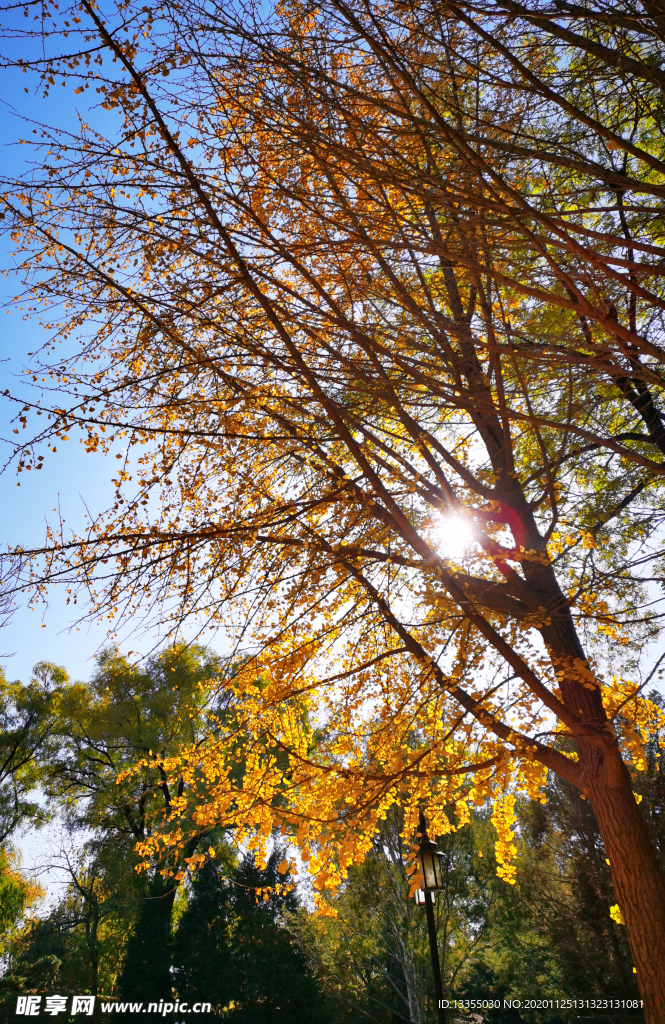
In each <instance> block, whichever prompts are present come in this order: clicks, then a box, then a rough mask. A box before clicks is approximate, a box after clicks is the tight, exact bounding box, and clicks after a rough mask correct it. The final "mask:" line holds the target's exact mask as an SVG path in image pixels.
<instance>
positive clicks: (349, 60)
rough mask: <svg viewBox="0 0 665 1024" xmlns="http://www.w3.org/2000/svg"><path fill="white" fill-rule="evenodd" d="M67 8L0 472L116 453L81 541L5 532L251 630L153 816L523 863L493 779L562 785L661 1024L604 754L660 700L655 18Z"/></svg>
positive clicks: (78, 568)
mask: <svg viewBox="0 0 665 1024" xmlns="http://www.w3.org/2000/svg"><path fill="white" fill-rule="evenodd" d="M47 6H48V5H47ZM72 10H73V13H72V11H63V10H56V9H55V8H54V9H53V10H51V9H50V8H49V11H50V17H51V18H52V24H53V29H52V30H51V29H49V39H48V44H49V50H48V51H47V53H46V56H44V55H43V53H42V52H41V51H40V52H39V55H36V56H35V59H34V60H31V59H30V57H29V56H28V57H27V58H26V57H22V58H21V59H20V60H19V61H14V64H17V63H18V64H19V65H21V66H23V68H24V69H25V70H26V72H30V71H32V72H33V73H36V74H37V75H38V76H41V79H40V80H41V83H42V86H43V88H44V90H45V91H48V89H49V88H50V87H52V86H53V85H54V84H55V82H56V79H57V80H58V81H62V82H63V83H64V84H65V85H67V84H68V83H70V82H71V84H76V87H77V90H76V91H77V92H79V93H81V92H83V93H85V91H86V90H89V89H90V88H91V87H94V88H95V89H96V90H97V94H96V95H98V96H99V103H100V105H101V108H102V109H103V110H104V111H105V112H106V114H105V115H104V117H102V116H101V113H100V116H99V117H97V118H96V119H95V117H94V116H91V118H89V119H88V120H84V119H82V120H81V122H80V131H79V132H78V134H77V133H65V132H58V131H56V130H55V129H50V128H41V129H36V132H37V135H38V137H37V139H36V147H37V152H38V153H39V162H38V164H37V165H36V166H35V168H34V171H33V172H32V173H31V174H30V176H29V178H28V180H26V179H22V180H21V181H20V182H6V183H5V185H4V196H3V203H4V217H5V222H6V223H8V224H9V225H10V230H11V232H12V237H13V238H14V240H15V242H16V250H17V253H18V254H19V258H20V261H21V267H22V270H23V272H24V276H25V279H26V287H27V301H28V302H29V303H30V302H32V303H33V305H32V307H31V308H33V309H35V310H37V309H39V310H41V311H42V315H43V316H44V318H45V319H46V320H47V321H48V323H49V325H50V328H51V335H50V341H49V342H48V343H47V345H46V349H45V351H44V352H43V353H42V355H41V356H40V357H39V360H38V362H36V363H35V370H34V377H35V380H36V381H39V380H40V379H41V378H44V379H47V380H48V379H50V386H51V387H54V388H55V390H56V392H57V394H56V396H55V397H54V396H53V395H52V393H51V392H50V391H47V392H46V393H45V395H44V398H43V399H42V400H38V399H37V397H36V398H35V401H34V403H30V402H29V403H27V405H22V406H21V411H20V412H19V413H18V420H19V422H20V423H22V424H23V425H25V424H26V422H27V419H26V417H27V415H28V414H29V412H30V409H31V408H32V407H34V408H35V411H37V412H38V413H42V414H44V413H46V414H47V417H48V422H47V425H46V426H45V427H44V428H43V429H41V431H40V430H36V433H34V434H33V435H32V436H31V438H30V437H29V439H28V440H26V441H25V442H24V443H23V442H17V460H18V469H19V471H21V472H23V471H27V470H28V469H30V470H32V469H33V468H34V469H36V468H38V467H39V465H41V463H42V461H43V458H44V456H43V455H41V454H39V449H40V447H41V448H42V450H43V449H44V448H45V447H46V446H50V447H51V448H54V449H55V448H56V447H57V446H56V439H58V438H62V439H65V438H66V437H67V436H68V435H69V433H70V432H71V431H73V430H75V429H80V430H82V431H83V435H82V439H83V441H84V443H85V445H86V449H87V450H90V451H92V450H98V449H100V450H105V451H110V448H111V446H112V445H113V444H114V442H116V441H119V440H122V442H123V445H124V446H125V447H126V453H125V454H124V455H123V454H121V455H120V456H119V458H120V463H119V465H118V469H117V471H116V473H115V476H114V482H115V485H116V488H117V490H116V500H115V505H114V506H113V507H112V508H111V509H109V510H107V511H106V512H105V513H104V512H102V511H101V510H100V512H99V514H96V515H95V516H94V517H93V519H92V520H91V522H90V526H89V529H88V531H87V532H86V533H85V535H83V536H80V537H73V538H72V537H69V536H68V535H66V534H65V532H64V528H63V527H62V525H61V524H60V525H58V524H53V526H52V528H51V530H50V532H49V536H48V538H47V541H46V544H45V546H44V547H43V548H42V549H40V550H35V551H32V552H21V555H22V557H25V558H28V559H29V560H30V564H31V565H32V567H33V568H32V572H33V574H34V575H33V577H32V580H33V582H34V585H35V586H36V587H37V589H38V591H42V590H43V588H45V587H47V586H48V585H49V584H50V583H51V582H56V581H67V585H68V587H69V589H70V590H72V591H75V590H82V591H83V592H84V593H87V594H88V595H89V597H90V599H91V601H92V609H93V613H96V614H102V615H109V616H111V617H115V616H116V615H122V614H124V615H126V616H135V615H139V614H144V613H145V610H146V607H150V608H152V609H153V611H154V614H155V615H156V616H157V618H158V619H159V621H161V622H162V623H164V624H166V626H167V627H168V628H169V629H171V630H172V631H173V632H174V633H175V634H176V635H177V634H178V630H179V629H180V627H181V626H182V625H183V623H184V622H185V621H188V622H190V621H192V620H195V621H198V622H199V623H200V628H201V630H204V629H205V628H206V627H207V626H208V625H212V626H215V625H217V624H219V623H223V624H224V627H225V629H226V630H227V631H228V633H229V635H230V636H231V637H232V639H233V642H234V643H235V644H236V645H237V647H238V649H239V650H242V653H243V657H242V658H240V659H239V660H238V665H237V670H236V671H235V672H234V676H233V680H232V687H233V693H234V718H233V720H232V721H228V722H226V723H225V724H224V726H223V727H221V728H220V729H219V730H218V732H217V734H216V738H215V742H214V743H210V744H207V745H205V746H204V748H201V747H199V746H197V745H192V747H191V749H190V750H189V751H186V750H183V751H180V752H178V754H177V756H174V757H165V758H162V759H161V760H160V762H159V764H160V768H161V770H163V771H164V772H165V774H166V775H167V777H168V778H169V779H170V778H172V777H173V778H183V779H186V780H187V783H188V785H190V786H191V787H192V790H193V791H194V790H196V792H197V794H200V793H201V792H202V791H203V790H204V791H205V793H206V796H205V797H201V796H197V802H196V805H195V807H194V808H192V807H189V806H187V807H185V806H184V803H183V805H180V804H178V805H177V806H175V805H174V807H173V816H172V819H171V822H170V823H169V826H168V827H167V828H165V829H164V831H163V832H162V840H161V841H162V842H163V843H165V844H166V846H167V848H170V847H171V845H172V844H173V843H174V842H175V843H177V842H182V843H184V842H186V841H187V840H188V838H190V837H191V836H193V835H196V834H197V833H200V832H201V831H204V830H205V829H207V828H209V827H212V826H216V825H223V826H227V825H229V824H231V823H232V824H233V825H234V826H235V827H236V828H237V829H238V830H239V836H240V839H241V841H242V840H245V841H247V842H248V844H249V845H250V847H251V848H253V849H254V848H256V849H261V847H262V846H263V847H265V843H266V841H267V839H268V837H269V836H270V835H271V833H272V831H273V829H274V828H275V827H280V828H281V829H282V830H283V831H284V833H285V834H289V835H291V836H293V837H294V839H295V840H296V841H297V843H298V845H299V846H300V848H301V850H302V852H303V855H304V856H305V858H306V859H307V860H308V862H309V865H310V869H311V870H312V872H313V873H314V875H315V877H316V885H317V887H318V889H319V891H325V890H326V888H328V887H334V886H335V885H336V884H338V883H339V881H340V880H341V879H342V878H343V877H344V876H345V874H346V872H347V870H348V868H349V865H351V864H352V863H353V862H354V861H357V860H358V859H361V858H362V857H363V856H364V855H365V854H366V853H367V851H368V850H369V849H370V847H371V842H372V836H373V834H374V833H375V832H376V829H377V827H378V826H379V824H380V822H381V821H382V820H384V818H385V816H386V814H387V813H388V811H389V809H390V807H391V806H392V805H393V804H394V803H395V802H396V800H397V799H398V797H401V796H403V795H404V794H406V796H407V799H406V811H405V820H404V834H405V837H407V838H408V840H409V842H412V841H413V839H414V837H415V832H416V825H417V820H418V813H419V810H420V808H421V807H422V808H424V809H425V811H426V813H427V816H428V817H429V818H430V819H431V821H432V822H433V829H434V831H435V832H437V833H439V834H443V833H445V832H446V831H447V830H450V829H453V828H457V827H459V825H460V824H463V823H464V822H465V821H467V820H468V819H469V815H470V809H471V807H472V806H473V805H474V804H475V805H481V804H483V803H484V802H485V800H486V799H488V798H490V797H491V798H492V799H493V800H494V808H495V809H494V822H495V825H496V827H497V830H498V833H499V849H498V855H499V866H500V871H501V874H502V875H503V877H504V878H505V879H506V880H507V881H512V880H513V878H514V868H513V867H512V866H511V856H512V849H513V844H512V838H513V837H512V832H511V824H512V822H513V820H514V801H515V789H518V790H522V791H524V792H527V793H528V794H529V795H531V796H532V797H533V798H534V799H536V800H538V799H540V798H541V793H542V787H543V785H544V782H545V775H546V772H547V771H548V770H552V771H554V772H556V773H557V774H558V775H559V776H560V777H561V778H562V779H564V780H566V781H567V782H568V783H570V784H571V785H573V786H575V787H577V788H578V789H580V791H581V792H582V794H583V795H584V796H585V797H587V798H588V799H589V801H590V803H591V805H592V807H593V810H594V813H595V815H596V817H597V820H598V823H599V827H600V832H601V835H602V838H603V842H604V844H605V849H606V852H607V856H608V859H609V860H610V864H611V871H612V877H613V883H614V886H615V889H616V895H617V899H618V905H619V906H620V908H621V913H622V914H623V917H624V918H625V920H626V925H627V930H628V935H629V938H630V943H631V950H632V954H633V957H634V960H635V964H636V967H637V973H638V980H639V984H640V987H641V991H642V992H643V994H644V998H645V1001H646V1003H647V1008H648V1013H649V1014H650V1020H653V1021H656V1020H658V1021H663V1020H664V1019H665V982H664V981H663V979H665V884H664V883H663V878H662V874H661V872H660V869H659V867H658V863H657V858H656V854H655V851H654V847H653V843H652V842H651V840H650V837H649V834H648V831H647V829H646V826H645V824H644V821H643V819H642V818H641V816H640V813H639V810H638V807H637V804H636V801H635V799H634V797H633V793H632V782H631V778H630V772H629V770H628V767H631V766H632V767H634V768H637V769H640V768H642V767H644V765H645V760H644V752H643V744H644V741H645V740H646V739H647V737H648V735H649V732H650V731H653V730H654V729H658V727H659V726H660V725H661V724H662V712H661V710H660V709H659V708H658V707H657V706H656V705H655V704H653V703H652V702H650V701H648V700H647V699H646V698H645V697H644V696H643V695H642V693H641V688H642V686H643V685H644V684H645V683H646V682H647V681H648V680H649V679H650V677H651V675H650V674H651V671H652V669H651V668H650V667H649V666H648V665H644V666H643V664H642V660H643V659H642V658H641V657H640V654H641V652H642V650H644V649H646V650H648V648H649V644H650V642H651V641H654V640H655V639H656V638H657V636H658V635H659V630H660V621H661V615H662V612H661V611H660V609H659V605H658V599H659V596H660V595H659V588H660V586H661V583H662V572H663V563H662V555H661V545H660V536H661V529H662V489H661V481H662V479H663V474H664V472H665V469H664V467H663V459H662V456H663V454H665V431H664V425H663V418H662V412H661V405H662V401H661V389H662V362H663V347H662V309H663V305H664V302H665V298H664V296H663V289H662V279H663V269H662V266H663V264H662V256H663V248H662V239H661V234H662V228H661V224H662V199H663V193H664V189H665V183H664V181H663V170H664V169H665V163H664V158H665V153H664V152H663V137H662V127H661V126H662V103H663V77H662V72H661V70H660V65H661V63H662V56H663V52H662V51H663V41H664V36H663V31H664V30H663V19H662V15H661V14H660V13H659V10H660V9H659V7H658V5H655V4H646V3H644V4H639V5H638V4H633V3H632V2H631V0H623V2H621V3H616V4H612V5H611V7H609V6H607V5H605V3H604V2H603V0H598V2H597V3H590V4H586V5H584V6H583V7H576V6H574V5H570V4H568V3H563V2H561V3H559V2H558V0H552V3H551V4H550V5H549V7H548V9H547V12H544V10H543V8H542V5H540V4H538V3H535V2H534V3H533V4H529V3H524V4H519V3H516V2H513V0H496V2H495V0H487V2H480V3H478V4H467V3H464V2H455V0H448V2H447V3H446V4H445V6H442V5H440V4H434V3H430V2H429V0H424V2H422V3H410V2H407V3H403V2H401V0H400V2H397V0H396V2H394V3H389V4H387V5H385V4H382V5H373V4H371V3H364V2H360V0H359V2H357V3H356V2H355V0H354V2H351V3H348V2H345V0H322V2H321V3H319V4H317V5H316V6H310V5H307V4H303V3H301V2H298V0H293V2H287V3H284V4H280V5H277V6H276V7H275V9H274V10H266V9H265V8H264V6H263V5H260V4H257V5H252V4H241V3H238V4H235V5H234V4H227V3H225V4H215V3H213V4H198V3H197V2H195V0H194V2H191V0H186V2H185V0H183V2H182V3H178V2H165V3H162V4H159V5H157V6H152V7H150V8H147V7H144V6H142V5H141V4H135V3H133V2H131V0H130V2H125V0H123V2H122V3H118V4H117V5H114V4H108V5H105V4H101V5H93V4H92V3H90V2H88V0H82V2H81V3H80V4H77V5H76V7H75V8H74V9H72ZM8 31H9V33H10V34H11V33H14V35H22V36H23V37H25V36H26V35H27V36H29V35H30V30H28V32H26V31H25V30H24V29H23V28H21V27H19V26H15V25H14V23H13V22H12V23H10V27H9V30H8ZM40 87H41V86H40ZM106 115H108V116H106ZM60 342H62V343H63V346H64V347H63V349H62V352H60V350H59V348H58V344H59V343H60ZM68 352H69V353H73V354H71V355H68V354H67V353H68ZM42 364H43V366H42ZM47 375H50V378H49V377H47ZM19 429H20V428H19V427H17V430H19ZM26 436H27V435H26ZM455 535H457V538H458V539H459V538H460V536H462V535H463V536H465V538H466V543H465V544H464V545H462V550H461V551H456V550H455V545H454V540H455ZM653 671H655V668H654V669H653ZM640 673H641V675H640ZM570 743H572V746H570ZM238 765H241V766H242V768H241V770H239V769H238ZM627 766H628V767H627ZM445 807H454V808H455V814H454V816H452V817H451V816H450V815H446V814H445V813H444V808H445ZM181 811H182V812H183V817H182V818H179V814H180V812H181ZM190 815H191V818H190ZM159 848H160V838H159V836H153V837H150V838H149V839H148V840H146V843H145V845H144V850H145V853H146V854H149V853H154V852H156V851H157V850H158V849H159ZM333 851H334V853H335V855H334V856H332V855H331V854H332V852H333Z"/></svg>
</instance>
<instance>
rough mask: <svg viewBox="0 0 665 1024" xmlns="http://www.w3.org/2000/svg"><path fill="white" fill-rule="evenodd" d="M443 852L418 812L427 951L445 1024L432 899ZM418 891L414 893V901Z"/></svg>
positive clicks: (440, 880) (438, 1010)
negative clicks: (427, 939) (427, 941)
mask: <svg viewBox="0 0 665 1024" xmlns="http://www.w3.org/2000/svg"><path fill="white" fill-rule="evenodd" d="M442 856H443V854H442V853H441V850H440V849H439V847H438V846H437V845H436V843H435V842H434V841H433V840H432V839H430V838H429V836H428V835H427V825H426V824H425V816H424V814H423V812H422V811H421V812H420V844H419V847H418V857H419V859H420V870H421V872H422V876H423V892H422V896H423V897H424V899H423V901H422V902H424V904H425V915H426V917H427V933H428V935H429V952H430V956H431V958H432V973H433V975H434V991H435V993H436V1013H437V1020H438V1021H439V1024H445V1020H446V1011H445V1009H444V1007H443V982H442V981H441V964H440V963H439V945H438V942H437V939H436V923H435V921H434V899H433V897H432V893H433V892H437V890H441V889H443V887H444V886H443V876H442V873H441V858H442ZM419 895H421V894H420V893H416V901H417V902H418V903H420V900H418V896H419Z"/></svg>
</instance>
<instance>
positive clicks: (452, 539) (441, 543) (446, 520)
mask: <svg viewBox="0 0 665 1024" xmlns="http://www.w3.org/2000/svg"><path fill="white" fill-rule="evenodd" d="M434 532H435V536H436V546H437V548H438V550H439V552H440V553H441V554H442V555H443V556H444V557H446V558H461V557H462V556H463V555H466V554H468V552H469V549H470V547H471V546H472V545H473V544H474V543H475V538H474V536H473V525H472V523H471V521H470V520H469V519H468V518H467V517H466V516H463V515H459V514H457V513H455V512H449V513H448V514H447V515H445V516H442V517H441V519H440V520H439V522H438V523H437V525H436V527H435V530H434Z"/></svg>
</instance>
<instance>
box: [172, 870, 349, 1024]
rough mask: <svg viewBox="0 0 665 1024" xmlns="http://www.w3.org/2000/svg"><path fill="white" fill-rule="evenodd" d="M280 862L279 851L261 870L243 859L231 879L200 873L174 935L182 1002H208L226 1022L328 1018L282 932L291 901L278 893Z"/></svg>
mask: <svg viewBox="0 0 665 1024" xmlns="http://www.w3.org/2000/svg"><path fill="white" fill-rule="evenodd" d="M282 859H283V851H279V850H275V851H274V852H273V853H272V855H271V856H270V858H269V861H268V864H267V866H266V868H265V869H263V870H261V869H260V868H259V867H257V866H256V864H255V862H254V858H253V857H252V856H251V855H248V856H246V857H244V858H243V860H242V862H241V864H240V866H239V868H238V869H237V871H236V872H235V876H234V877H233V878H232V880H230V881H227V880H226V879H225V878H224V877H223V874H222V872H221V870H220V869H218V868H217V866H216V865H215V864H214V863H212V862H208V863H207V864H206V865H205V867H204V868H203V869H202V871H201V873H200V875H199V876H198V877H197V879H196V880H195V881H194V883H193V887H192V895H191V898H190V901H189V904H188V906H187V909H186V911H185V913H184V914H183V916H182V918H181V919H180V924H179V927H178V931H177V934H176V938H175V957H174V976H175V982H176V988H177V993H178V998H179V999H180V1000H181V1001H182V1000H187V1001H188V1002H189V1003H190V1005H191V1003H192V1002H194V1001H205V1002H210V1003H212V1004H213V1010H214V1011H216V1012H217V1013H219V1012H220V1011H221V1010H223V1009H224V1010H225V1014H224V1016H225V1019H228V1020H229V1021H232V1022H233V1024H303V1022H307V1024H326V1022H327V1021H328V1020H329V1019H330V1018H329V1016H328V1015H327V1012H326V1007H325V1005H324V1000H323V997H322V994H321V992H320V991H319V988H318V986H317V983H316V979H315V977H314V975H313V973H312V971H311V969H310V967H309V965H308V964H307V962H306V960H305V957H304V955H303V954H302V952H301V951H300V950H299V949H297V948H296V946H295V945H294V944H293V942H292V940H291V937H290V936H289V933H288V931H287V929H286V928H285V927H284V925H285V923H286V920H287V918H288V915H289V914H293V913H295V911H296V910H297V909H298V900H297V897H296V895H295V893H294V892H293V891H291V892H285V891H283V887H284V878H283V876H282V875H281V874H280V873H279V871H278V864H279V863H280V861H281V860H282ZM262 890H264V892H262ZM264 895H265V897H267V898H263V897H264Z"/></svg>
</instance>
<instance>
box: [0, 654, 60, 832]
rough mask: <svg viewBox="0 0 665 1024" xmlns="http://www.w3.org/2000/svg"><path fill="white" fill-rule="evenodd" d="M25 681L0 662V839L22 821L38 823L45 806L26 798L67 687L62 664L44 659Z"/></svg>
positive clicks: (50, 751) (49, 752) (52, 747)
mask: <svg viewBox="0 0 665 1024" xmlns="http://www.w3.org/2000/svg"><path fill="white" fill-rule="evenodd" d="M33 671H34V674H33V678H32V679H31V681H30V682H29V683H28V685H27V686H25V685H24V684H23V683H21V682H18V681H15V682H9V681H8V680H7V678H6V676H5V673H4V671H3V669H2V668H1V667H0V843H4V842H5V841H6V840H7V839H8V837H9V836H10V835H11V834H12V833H13V832H14V831H15V830H16V829H17V828H18V827H19V826H21V825H25V824H27V823H28V822H30V823H32V824H35V825H39V824H41V823H42V822H43V821H44V818H45V812H44V808H43V807H42V806H41V805H40V804H39V803H36V802H35V801H31V800H29V799H28V796H29V794H31V793H33V792H34V791H35V790H36V788H37V787H38V786H39V784H40V782H41V781H42V779H43V773H44V766H45V765H46V764H48V763H49V762H50V761H51V759H52V758H53V757H54V755H55V752H56V750H57V746H58V741H57V738H56V732H57V730H58V725H59V722H60V710H61V706H62V702H63V701H64V700H66V697H67V694H68V691H69V686H68V679H67V674H66V673H65V672H64V670H63V669H61V668H58V667H57V666H56V665H51V664H49V663H48V662H40V663H39V664H38V665H36V666H35V668H34V670H33Z"/></svg>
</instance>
